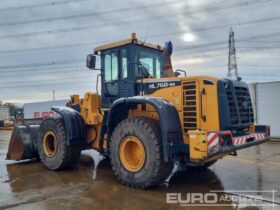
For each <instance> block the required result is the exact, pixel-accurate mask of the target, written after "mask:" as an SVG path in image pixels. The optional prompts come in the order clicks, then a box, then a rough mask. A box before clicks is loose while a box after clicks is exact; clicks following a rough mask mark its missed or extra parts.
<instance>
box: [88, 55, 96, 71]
mask: <svg viewBox="0 0 280 210" xmlns="http://www.w3.org/2000/svg"><path fill="white" fill-rule="evenodd" d="M95 65H96V56H95V55H93V54H89V55H88V56H87V67H88V68H89V69H95Z"/></svg>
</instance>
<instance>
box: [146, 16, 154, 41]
mask: <svg viewBox="0 0 280 210" xmlns="http://www.w3.org/2000/svg"><path fill="white" fill-rule="evenodd" d="M152 25H153V21H151V23H150V24H149V26H148V28H147V31H146V35H145V38H144V43H145V42H146V40H147V38H148V35H149V32H150V29H151V27H152Z"/></svg>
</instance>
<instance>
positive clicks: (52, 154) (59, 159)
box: [37, 118, 81, 170]
mask: <svg viewBox="0 0 280 210" xmlns="http://www.w3.org/2000/svg"><path fill="white" fill-rule="evenodd" d="M37 145H38V152H39V155H40V159H41V161H42V163H43V164H44V165H45V166H46V167H47V168H48V169H51V170H59V169H66V168H71V167H73V166H75V165H76V164H77V163H78V161H79V158H80V154H81V147H80V146H70V145H67V136H66V129H65V126H64V123H63V121H62V120H61V119H53V118H49V119H46V120H44V121H43V122H42V124H41V126H40V135H39V138H38V141H37Z"/></svg>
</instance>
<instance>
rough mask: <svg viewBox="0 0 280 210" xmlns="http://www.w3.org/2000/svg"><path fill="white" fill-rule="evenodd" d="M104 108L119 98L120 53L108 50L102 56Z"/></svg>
mask: <svg viewBox="0 0 280 210" xmlns="http://www.w3.org/2000/svg"><path fill="white" fill-rule="evenodd" d="M101 62H102V106H103V107H110V105H111V104H112V103H113V102H114V101H115V100H116V99H118V98H119V95H120V93H119V52H118V50H108V51H105V52H103V55H102V61H101Z"/></svg>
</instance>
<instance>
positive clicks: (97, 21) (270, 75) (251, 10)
mask: <svg viewBox="0 0 280 210" xmlns="http://www.w3.org/2000/svg"><path fill="white" fill-rule="evenodd" d="M41 2H50V1H49V0H42V1H40V3H41ZM128 2H129V3H128ZM238 2H244V1H242V0H238V1H222V0H213V1H205V0H173V1H171V0H166V1H164V2H163V1H152V2H151V1H147V0H134V1H125V0H122V1H120V0H119V1H116V0H114V1H111V0H103V1H92V0H88V1H81V2H75V3H69V4H63V5H59V6H58V5H57V6H49V7H41V8H33V9H21V10H17V11H11V12H8V11H7V12H0V24H1V23H7V22H14V21H25V20H26V21H28V20H36V19H43V18H52V17H63V16H69V15H79V14H88V13H96V15H95V16H89V17H84V18H73V19H68V20H59V21H48V22H43V23H33V24H24V25H18V26H6V27H0V37H1V36H2V35H10V34H20V33H29V32H36V31H48V30H56V29H61V28H71V27H80V26H89V25H104V24H107V26H104V27H99V28H92V29H88V30H80V31H72V32H65V33H56V34H51V33H50V34H45V35H38V36H25V37H18V38H11V39H0V51H3V50H18V49H30V48H40V47H49V46H57V45H71V44H79V43H88V42H90V43H104V44H105V43H108V42H112V41H118V40H123V39H126V38H128V37H129V36H130V33H131V32H137V34H138V37H140V38H146V39H147V41H149V42H153V43H155V44H161V45H164V43H165V41H168V40H172V42H173V45H174V48H175V49H176V48H182V47H185V48H188V47H189V48H190V47H191V46H194V45H201V44H209V43H214V42H223V44H220V45H213V46H208V47H207V46H206V47H201V48H192V49H186V50H181V51H177V52H176V51H175V52H174V55H173V65H174V67H175V69H176V68H184V69H187V72H188V74H189V75H199V74H207V75H212V76H218V77H225V76H226V75H227V67H226V64H227V40H228V33H229V28H230V25H231V24H232V23H238V22H242V21H247V20H255V19H261V18H269V17H277V16H279V14H278V13H279V11H278V8H279V2H277V1H271V2H267V3H262V4H256V5H251V6H243V7H235V8H228V9H220V10H217V11H210V10H209V9H208V10H207V8H213V7H219V6H220V7H223V5H225V4H233V3H238ZM26 4H38V1H36V0H28V1H19V0H10V1H3V2H1V6H0V7H1V8H7V7H12V6H20V5H26ZM149 5H154V6H150V7H149ZM129 7H130V8H132V7H142V8H140V9H132V10H123V11H122V12H109V11H113V10H121V9H122V8H129ZM200 10H202V12H196V13H193V14H190V13H192V12H193V11H200ZM104 11H105V12H104ZM102 12H103V13H102ZM183 13H184V14H183ZM173 14H174V15H173ZM176 14H177V15H176ZM155 17H161V18H155ZM139 19H142V21H133V20H139ZM122 21H125V22H126V24H110V23H112V22H122ZM127 21H130V22H129V23H127ZM223 25H224V27H216V26H223ZM278 25H279V20H278V21H277V20H275V21H267V22H257V23H254V24H250V25H234V31H235V36H236V39H239V38H242V37H250V36H256V35H261V34H270V33H274V32H279V31H280V29H279V28H278V27H276V26H278ZM207 28H208V29H207ZM209 28H210V29H209ZM211 28H212V29H211ZM202 29H205V30H202ZM175 32H176V33H175ZM172 33H173V34H172ZM162 34H166V35H162ZM262 41H267V42H262ZM277 43H278V45H280V39H279V37H271V38H270V39H265V38H264V39H259V40H249V41H246V42H236V48H237V56H238V68H239V72H240V75H241V76H242V75H244V76H243V78H244V80H245V81H248V82H260V81H264V78H265V81H271V80H279V79H280V71H277V68H278V67H279V66H280V63H279V56H278V55H279V54H280V53H279V52H280V48H277V49H273V50H271V49H268V50H258V48H259V47H267V46H275V45H277ZM94 47H95V46H94V45H88V46H80V47H73V48H61V49H53V50H41V51H32V52H28V53H24V52H18V53H10V54H1V53H0V66H6V65H20V64H29V63H40V62H50V61H59V60H69V59H72V60H80V61H84V60H85V58H86V55H87V54H89V53H91V52H92V50H93V48H94ZM248 49H251V51H250V52H247V53H245V52H241V51H242V50H248ZM209 54H210V55H212V56H209ZM207 55H208V56H207ZM197 56H198V57H197ZM199 56H201V57H199ZM271 63H273V65H275V67H273V66H270V65H271ZM249 65H256V66H261V67H253V66H250V67H249ZM70 67H71V68H70ZM68 69H69V71H68ZM75 69H77V71H75ZM14 70H16V71H17V72H16V73H15V72H12V71H11V72H7V70H3V71H6V72H5V73H4V72H1V71H2V70H1V69H0V73H1V75H0V100H4V101H17V102H21V103H23V102H29V101H44V100H50V99H51V97H52V90H53V89H55V90H56V92H57V99H64V98H66V97H67V96H68V95H70V94H72V93H78V94H84V93H85V92H86V91H91V92H95V86H96V85H95V84H96V75H97V74H98V72H93V71H89V70H87V69H86V68H85V63H81V62H80V63H73V64H63V65H53V66H47V67H29V68H22V69H13V71H14ZM30 70H31V71H30ZM82 77H83V78H82ZM42 80H45V82H42ZM26 81H29V82H28V83H27V82H26ZM55 83H59V84H57V85H55ZM71 83H72V85H71ZM23 84H25V85H26V86H28V85H29V87H23ZM48 84H49V85H48ZM8 85H9V86H12V85H14V88H5V87H4V86H6V87H8ZM20 85H21V86H20ZM1 87H2V88H1ZM3 87H4V88H3Z"/></svg>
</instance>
